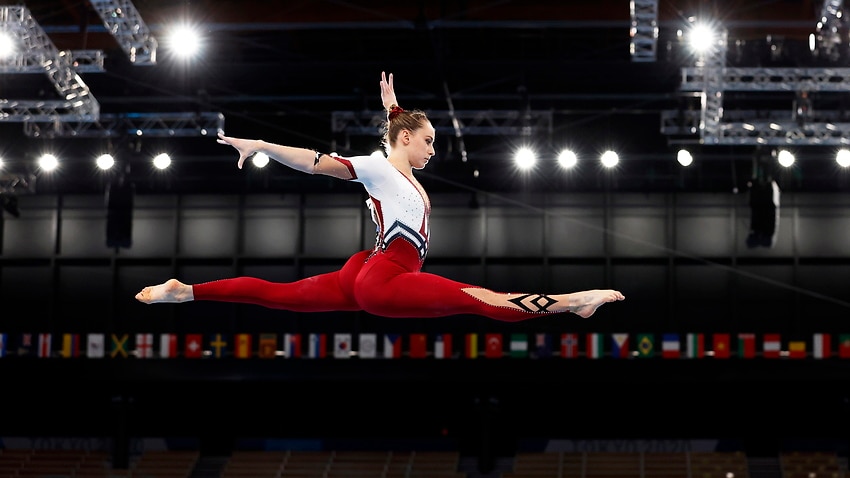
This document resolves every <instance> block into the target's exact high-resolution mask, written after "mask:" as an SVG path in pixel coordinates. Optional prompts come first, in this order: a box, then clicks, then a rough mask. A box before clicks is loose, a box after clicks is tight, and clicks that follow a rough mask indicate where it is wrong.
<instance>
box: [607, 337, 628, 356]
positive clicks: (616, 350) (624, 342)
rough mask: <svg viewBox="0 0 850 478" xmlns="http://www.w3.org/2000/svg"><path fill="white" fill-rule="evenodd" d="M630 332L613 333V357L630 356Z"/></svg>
mask: <svg viewBox="0 0 850 478" xmlns="http://www.w3.org/2000/svg"><path fill="white" fill-rule="evenodd" d="M630 355H631V353H630V350H629V334H621V333H618V334H611V357H612V358H629V356H630Z"/></svg>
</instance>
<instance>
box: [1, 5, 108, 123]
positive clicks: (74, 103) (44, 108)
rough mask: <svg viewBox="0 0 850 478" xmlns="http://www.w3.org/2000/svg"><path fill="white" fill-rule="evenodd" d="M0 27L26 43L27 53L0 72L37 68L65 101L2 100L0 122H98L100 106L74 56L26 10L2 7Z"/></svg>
mask: <svg viewBox="0 0 850 478" xmlns="http://www.w3.org/2000/svg"><path fill="white" fill-rule="evenodd" d="M0 27H2V28H3V29H4V30H6V31H8V32H10V33H12V34H13V35H14V36H16V37H17V38H18V39H19V40H20V41H21V42H22V43H23V48H22V49H21V50H22V51H25V52H27V53H26V54H24V55H23V56H21V55H18V56H14V57H13V58H12V59H11V60H2V61H0V71H2V70H5V69H7V68H8V67H6V65H8V64H12V65H16V64H17V65H21V67H22V68H23V67H24V66H26V65H29V64H32V65H38V66H39V67H40V69H41V72H42V73H43V74H46V75H47V78H48V79H49V80H50V82H51V83H53V86H54V87H55V88H56V91H57V93H59V97H60V98H64V99H63V100H57V101H41V100H38V101H26V100H20V101H10V100H6V99H0V121H34V120H35V121H37V120H43V119H45V118H49V117H50V118H56V117H57V116H64V117H67V118H68V119H69V120H72V121H91V120H96V119H97V117H98V115H99V114H100V104H98V102H97V100H96V99H95V98H94V96H92V94H91V91H89V87H88V86H87V85H86V84H85V83H84V82H83V80H82V79H81V78H80V76H79V75H78V74H77V72H76V70H75V69H74V61H73V56H72V55H71V54H70V53H69V52H68V51H60V50H59V49H58V48H56V46H55V45H54V44H53V42H52V41H50V38H48V36H47V34H45V32H44V30H43V29H42V28H41V26H40V25H39V24H38V22H36V21H35V19H34V18H33V16H32V14H31V13H30V11H29V10H28V9H27V8H26V7H23V6H7V7H0ZM24 69H25V68H24Z"/></svg>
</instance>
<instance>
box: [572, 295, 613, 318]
mask: <svg viewBox="0 0 850 478" xmlns="http://www.w3.org/2000/svg"><path fill="white" fill-rule="evenodd" d="M625 298H626V296H624V295H623V294H622V293H621V292H620V291H618V290H612V289H593V290H585V291H582V292H573V293H572V294H570V301H569V302H570V305H569V307H568V309H569V311H570V312H572V313H574V314H576V315H578V316H580V317H584V318H585V319H586V318H588V317H590V316H591V315H593V313H594V312H596V309H598V308H599V306H601V305H602V304H606V303H608V302H615V301H618V300H623V299H625Z"/></svg>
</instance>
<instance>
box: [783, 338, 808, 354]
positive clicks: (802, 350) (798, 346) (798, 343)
mask: <svg viewBox="0 0 850 478" xmlns="http://www.w3.org/2000/svg"><path fill="white" fill-rule="evenodd" d="M806 355H808V354H807V353H806V342H803V341H802V340H791V341H789V342H788V357H789V358H792V359H802V358H806Z"/></svg>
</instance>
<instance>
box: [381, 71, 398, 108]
mask: <svg viewBox="0 0 850 478" xmlns="http://www.w3.org/2000/svg"><path fill="white" fill-rule="evenodd" d="M381 102H382V103H383V104H384V110H386V111H389V110H390V107H392V106H393V105H398V100H397V99H396V97H395V89H394V88H393V74H392V73H390V74H389V77H387V74H386V72H383V71H382V72H381Z"/></svg>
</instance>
